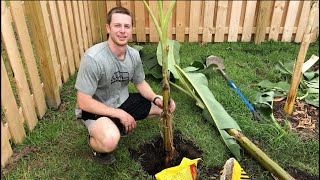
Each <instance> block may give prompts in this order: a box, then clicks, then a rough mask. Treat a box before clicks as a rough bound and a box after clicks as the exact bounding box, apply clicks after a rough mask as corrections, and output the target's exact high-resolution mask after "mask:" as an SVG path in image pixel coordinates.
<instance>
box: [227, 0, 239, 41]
mask: <svg viewBox="0 0 320 180" xmlns="http://www.w3.org/2000/svg"><path fill="white" fill-rule="evenodd" d="M241 7H242V1H232V9H231V17H230V25H229V34H228V42H236V41H237V39H238V32H239V25H240V24H239V23H240V16H241Z"/></svg>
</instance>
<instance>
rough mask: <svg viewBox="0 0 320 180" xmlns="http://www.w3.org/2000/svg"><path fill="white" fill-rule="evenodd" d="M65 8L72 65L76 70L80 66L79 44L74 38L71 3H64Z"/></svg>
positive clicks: (74, 30)
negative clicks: (72, 59) (72, 58)
mask: <svg viewBox="0 0 320 180" xmlns="http://www.w3.org/2000/svg"><path fill="white" fill-rule="evenodd" d="M65 7H66V11H67V16H68V26H69V30H70V36H71V44H72V49H73V50H72V52H73V57H74V64H75V68H76V69H78V68H79V66H80V54H79V44H78V42H77V37H76V29H75V23H74V20H73V11H72V5H71V1H65Z"/></svg>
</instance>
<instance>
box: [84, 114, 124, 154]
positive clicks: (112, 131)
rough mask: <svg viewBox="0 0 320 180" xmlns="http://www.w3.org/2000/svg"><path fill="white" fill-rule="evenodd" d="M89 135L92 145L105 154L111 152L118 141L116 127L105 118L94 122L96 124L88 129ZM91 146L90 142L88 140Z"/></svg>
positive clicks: (118, 134)
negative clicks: (94, 144)
mask: <svg viewBox="0 0 320 180" xmlns="http://www.w3.org/2000/svg"><path fill="white" fill-rule="evenodd" d="M90 135H91V137H92V138H93V141H95V142H93V143H96V145H98V146H99V149H102V150H103V151H105V152H110V151H113V150H114V149H115V148H116V147H117V145H118V142H119V140H120V132H119V129H118V127H117V126H116V125H115V124H114V123H113V122H112V121H111V120H110V119H109V118H106V117H102V118H99V119H97V120H96V123H95V124H94V125H93V126H92V127H91V128H90ZM90 144H91V140H90Z"/></svg>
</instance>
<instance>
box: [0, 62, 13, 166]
mask: <svg viewBox="0 0 320 180" xmlns="http://www.w3.org/2000/svg"><path fill="white" fill-rule="evenodd" d="M1 62H2V61H1ZM12 154H13V151H12V148H11V146H10V142H9V137H8V136H7V135H6V133H5V130H4V127H3V123H2V120H1V166H2V167H5V165H6V162H7V161H8V159H9V158H10V157H11V156H12Z"/></svg>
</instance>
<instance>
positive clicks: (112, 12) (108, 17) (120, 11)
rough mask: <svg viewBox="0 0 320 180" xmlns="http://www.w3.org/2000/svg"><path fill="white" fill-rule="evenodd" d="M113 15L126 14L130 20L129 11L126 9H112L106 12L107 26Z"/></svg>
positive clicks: (119, 7) (120, 7)
mask: <svg viewBox="0 0 320 180" xmlns="http://www.w3.org/2000/svg"><path fill="white" fill-rule="evenodd" d="M115 13H119V14H126V15H128V16H130V17H131V19H132V16H131V13H130V11H129V10H128V9H127V8H125V7H122V6H117V7H114V8H112V9H111V10H110V11H109V12H108V15H107V24H109V25H110V23H111V20H112V15H113V14H115ZM131 24H132V21H131Z"/></svg>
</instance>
